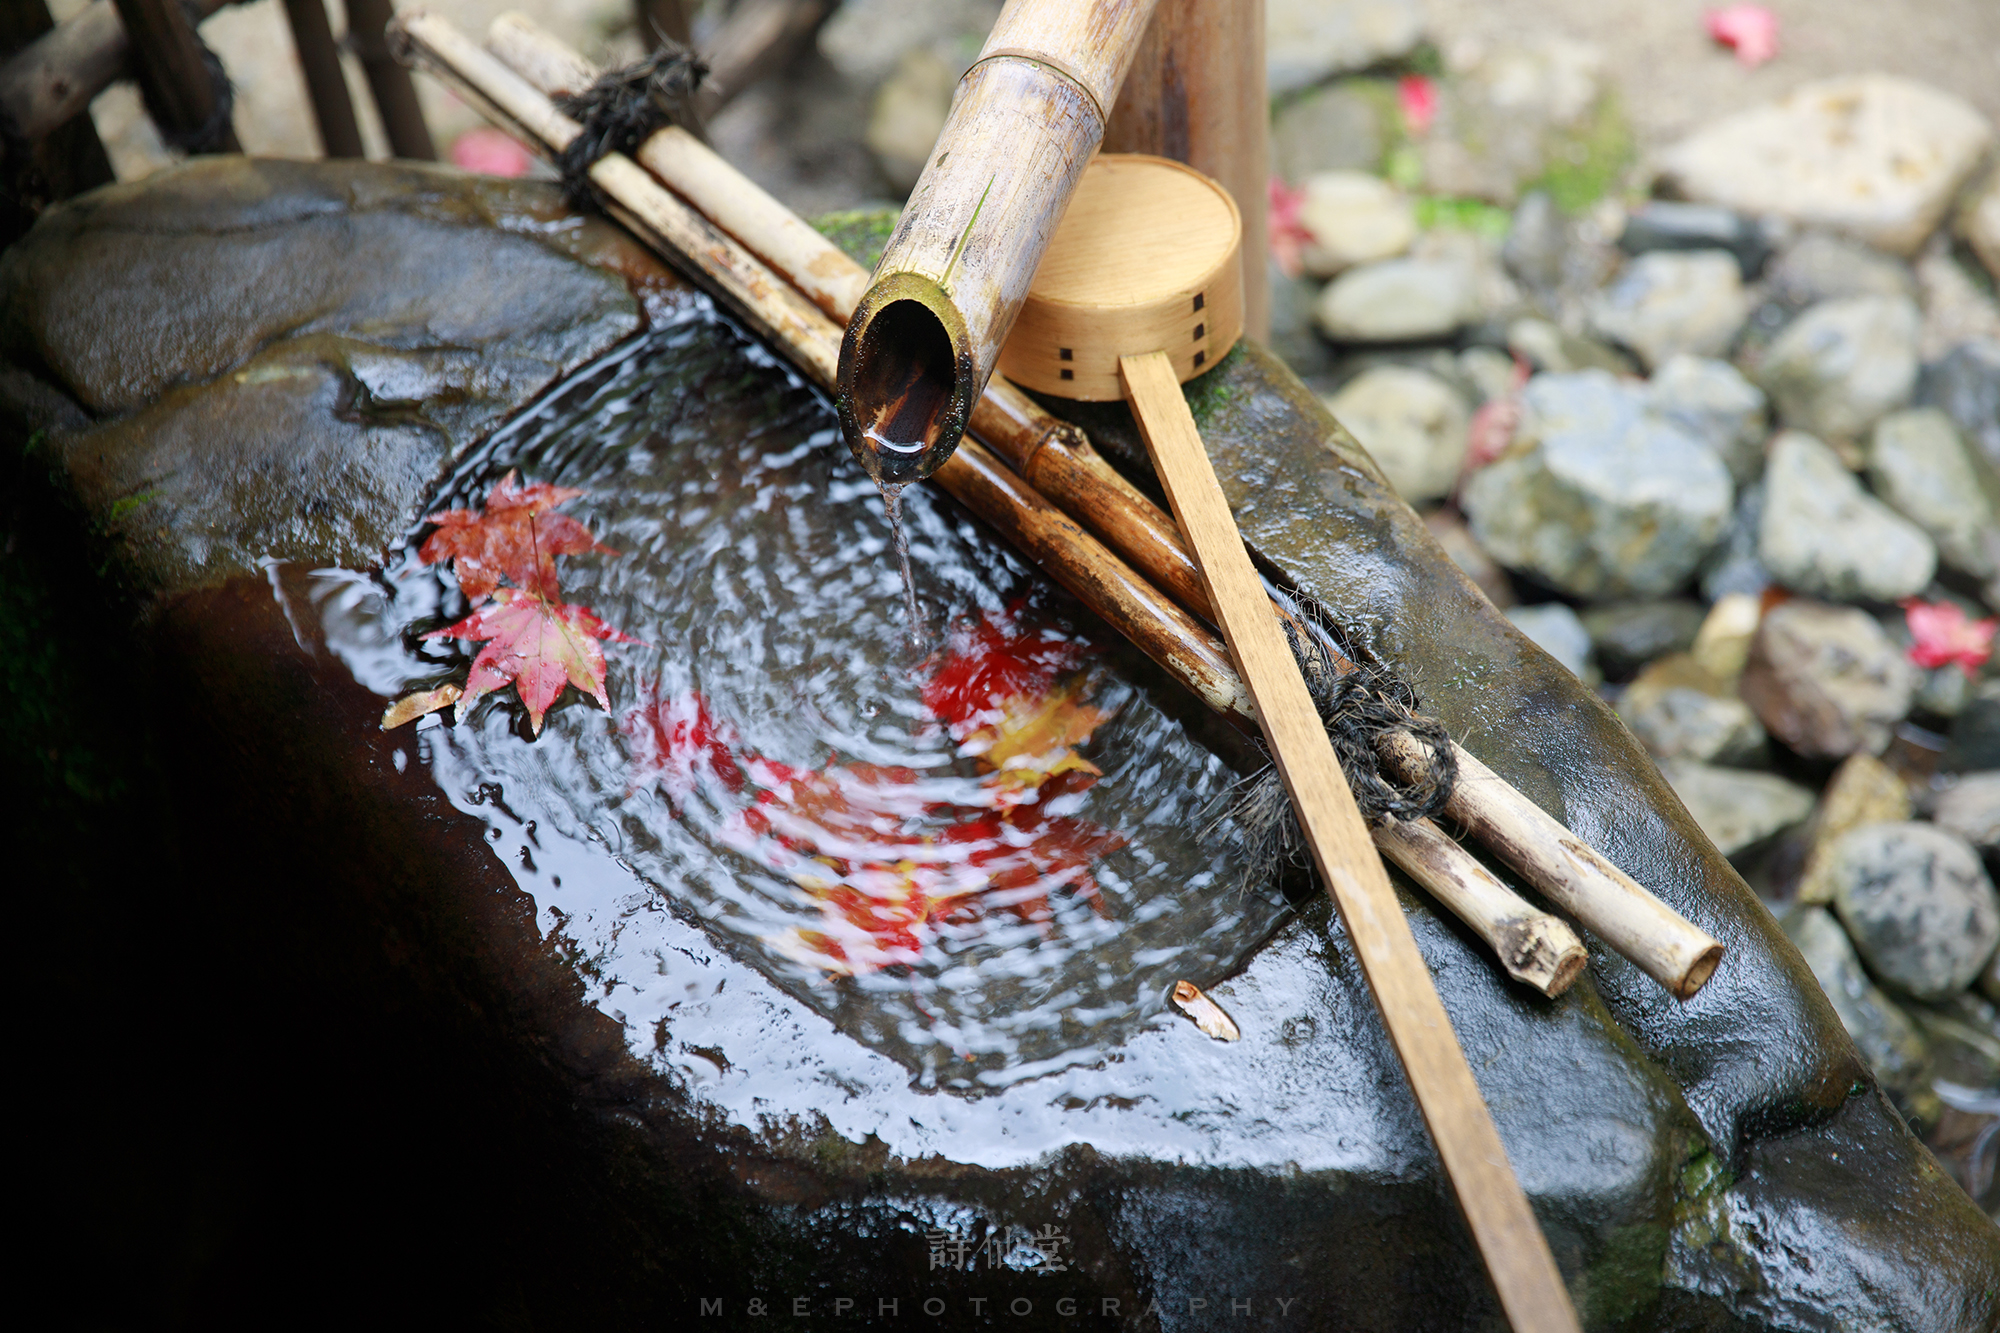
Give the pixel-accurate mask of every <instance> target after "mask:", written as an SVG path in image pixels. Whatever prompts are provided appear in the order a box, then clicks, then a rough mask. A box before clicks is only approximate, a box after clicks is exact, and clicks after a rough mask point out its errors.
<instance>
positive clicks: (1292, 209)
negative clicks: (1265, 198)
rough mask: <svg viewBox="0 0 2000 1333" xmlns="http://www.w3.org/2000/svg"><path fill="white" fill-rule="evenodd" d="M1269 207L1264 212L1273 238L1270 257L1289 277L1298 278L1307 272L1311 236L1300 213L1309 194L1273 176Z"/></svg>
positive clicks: (1266, 223)
mask: <svg viewBox="0 0 2000 1333" xmlns="http://www.w3.org/2000/svg"><path fill="white" fill-rule="evenodd" d="M1270 189H1271V199H1270V207H1269V208H1267V209H1266V210H1265V212H1264V217H1265V219H1266V221H1265V227H1266V230H1267V231H1268V233H1269V235H1270V244H1271V257H1272V258H1273V259H1275V260H1277V261H1278V267H1279V269H1281V270H1282V271H1283V272H1284V275H1285V276H1286V277H1288V278H1296V277H1298V276H1299V275H1300V274H1301V273H1304V272H1305V271H1306V267H1305V265H1306V261H1305V247H1306V245H1307V243H1308V242H1310V241H1311V240H1312V233H1311V232H1309V231H1307V230H1306V224H1305V222H1304V221H1303V220H1302V219H1301V218H1300V216H1299V212H1300V210H1301V209H1303V208H1304V207H1305V203H1306V192H1305V191H1304V190H1294V189H1293V188H1292V187H1291V186H1289V185H1287V184H1285V183H1284V182H1283V181H1282V180H1279V179H1278V178H1277V177H1276V176H1273V177H1271V187H1270Z"/></svg>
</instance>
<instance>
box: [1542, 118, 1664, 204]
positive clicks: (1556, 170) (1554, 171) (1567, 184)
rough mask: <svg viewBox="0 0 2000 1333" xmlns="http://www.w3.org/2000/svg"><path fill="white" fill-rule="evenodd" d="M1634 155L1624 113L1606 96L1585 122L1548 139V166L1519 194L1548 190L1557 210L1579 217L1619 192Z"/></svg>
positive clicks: (1628, 125)
mask: <svg viewBox="0 0 2000 1333" xmlns="http://www.w3.org/2000/svg"><path fill="white" fill-rule="evenodd" d="M1636 156H1637V150H1636V148H1635V147H1634V144H1633V140H1632V127H1631V125H1630V124H1629V123H1627V121H1626V119H1625V111H1624V108H1623V107H1622V106H1620V105H1619V102H1618V97H1617V95H1616V94H1615V93H1606V94H1605V95H1604V96H1603V97H1601V98H1599V99H1598V102H1597V105H1596V106H1595V107H1594V108H1592V110H1591V112H1590V114H1589V115H1588V116H1586V117H1585V118H1584V119H1583V120H1581V121H1580V122H1578V123H1577V124H1576V125H1573V126H1570V127H1569V128H1567V129H1562V130H1557V131H1554V132H1553V133H1551V134H1550V136H1549V142H1548V150H1547V155H1546V159H1545V160H1546V161H1547V162H1548V166H1547V167H1546V168H1545V169H1544V170H1543V172H1542V174H1541V175H1540V176H1539V177H1538V178H1537V179H1535V180H1533V181H1530V182H1528V184H1527V185H1526V186H1524V187H1523V192H1524V193H1525V192H1526V191H1528V190H1537V189H1539V190H1547V191H1548V192H1549V197H1550V198H1551V199H1552V200H1554V201H1555V205H1556V207H1557V208H1560V209H1561V210H1562V211H1563V212H1565V213H1581V212H1582V211H1583V210H1584V209H1586V208H1589V207H1590V206H1591V205H1592V204H1594V203H1596V202H1597V201H1598V200H1600V199H1602V198H1604V197H1605V196H1606V195H1608V194H1610V193H1611V192H1612V191H1613V190H1615V189H1616V188H1617V187H1618V184H1619V181H1620V179H1621V178H1622V177H1623V176H1624V174H1625V172H1626V170H1627V169H1628V168H1629V167H1630V166H1631V165H1632V162H1633V160H1634V159H1635V158H1636Z"/></svg>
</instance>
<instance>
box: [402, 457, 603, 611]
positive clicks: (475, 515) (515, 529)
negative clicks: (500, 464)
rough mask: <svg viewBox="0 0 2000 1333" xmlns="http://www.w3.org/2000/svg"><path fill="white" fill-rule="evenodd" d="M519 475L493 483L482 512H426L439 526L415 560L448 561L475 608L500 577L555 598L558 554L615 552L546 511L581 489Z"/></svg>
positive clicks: (427, 519)
mask: <svg viewBox="0 0 2000 1333" xmlns="http://www.w3.org/2000/svg"><path fill="white" fill-rule="evenodd" d="M517 477H518V474H517V473H514V472H509V473H508V474H507V475H506V476H504V477H502V478H501V479H500V480H499V481H498V482H497V483H495V484H494V487H493V491H492V493H491V494H489V495H488V496H487V497H486V508H485V509H483V510H481V509H448V510H446V511H444V512H443V513H438V514H426V515H425V516H424V521H425V522H426V523H435V524H437V525H438V527H437V531H436V532H433V533H432V534H431V535H430V537H429V538H427V539H426V540H425V542H424V544H423V546H422V548H421V549H420V550H418V552H417V556H418V558H419V559H421V560H422V561H423V562H424V563H425V564H427V565H434V564H437V563H438V562H439V561H442V560H450V561H451V562H452V572H453V573H454V574H456V575H457V576H458V586H459V589H460V590H461V591H462V592H464V593H465V595H466V597H467V598H469V599H470V600H471V601H472V603H473V604H474V605H475V606H476V605H478V604H479V603H480V602H483V601H485V600H486V599H487V598H488V597H490V596H492V594H493V590H494V589H496V588H498V587H500V586H501V582H502V580H505V581H506V582H507V583H511V584H513V585H514V586H515V587H516V588H521V589H525V590H526V591H528V592H532V593H539V594H540V595H541V596H543V597H546V598H548V599H549V600H551V601H554V600H555V599H556V597H557V596H558V591H557V588H556V557H557V556H559V555H582V554H584V553H585V552H587V551H602V552H604V553H606V554H607V555H615V554H617V553H616V552H615V551H613V550H612V549H611V548H610V547H608V546H603V545H600V544H599V543H598V541H597V539H596V538H595V537H593V536H591V535H590V529H588V528H586V527H584V526H583V524H581V523H579V522H577V521H576V520H575V519H573V518H571V517H570V516H569V515H567V514H552V513H550V512H548V511H549V510H551V509H554V508H555V507H556V506H557V505H559V504H562V503H564V502H565V501H569V500H574V499H576V498H577V497H578V496H580V495H582V494H583V492H582V491H579V490H574V489H572V488H570V487H568V486H553V485H550V484H549V483H548V482H545V481H538V482H533V483H531V484H529V485H527V486H522V485H520V484H519V483H518V480H517Z"/></svg>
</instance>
